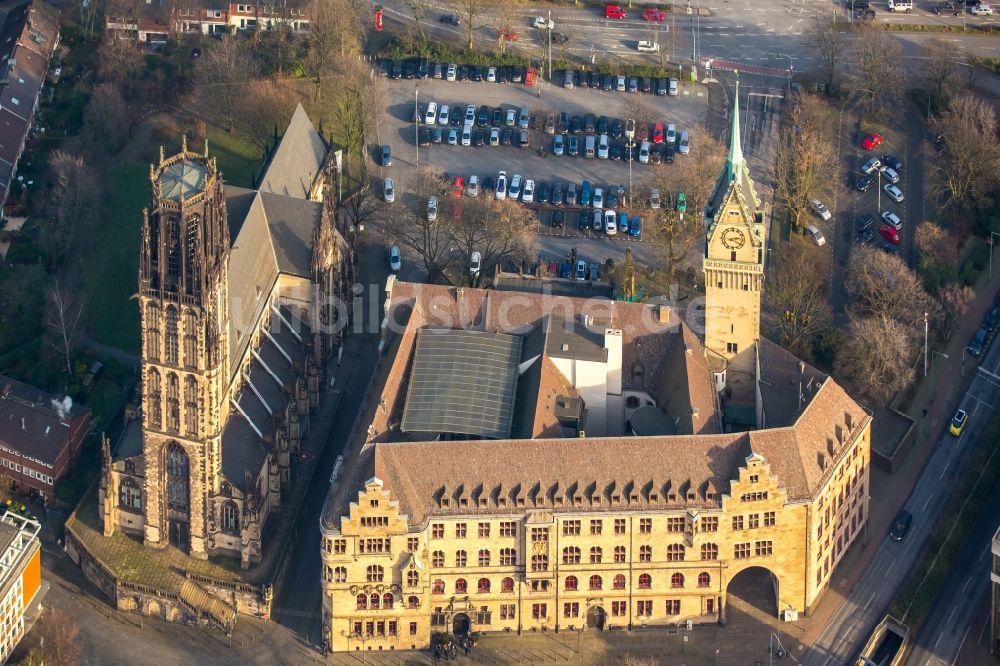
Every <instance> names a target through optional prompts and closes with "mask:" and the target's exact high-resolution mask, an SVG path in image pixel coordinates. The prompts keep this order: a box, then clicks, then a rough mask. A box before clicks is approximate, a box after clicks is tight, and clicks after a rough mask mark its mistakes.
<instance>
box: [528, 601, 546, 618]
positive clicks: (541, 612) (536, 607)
mask: <svg viewBox="0 0 1000 666" xmlns="http://www.w3.org/2000/svg"><path fill="white" fill-rule="evenodd" d="M547 612H548V606H547V604H531V617H532V618H534V619H536V620H544V619H545V615H546V613H547Z"/></svg>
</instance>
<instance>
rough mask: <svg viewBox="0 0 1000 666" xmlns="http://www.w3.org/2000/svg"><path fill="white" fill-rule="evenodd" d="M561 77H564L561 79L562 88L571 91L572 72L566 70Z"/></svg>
mask: <svg viewBox="0 0 1000 666" xmlns="http://www.w3.org/2000/svg"><path fill="white" fill-rule="evenodd" d="M563 77H564V78H563V88H566V89H567V90H572V89H573V70H572V69H567V70H566V71H564V72H563Z"/></svg>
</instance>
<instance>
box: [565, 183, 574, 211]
mask: <svg viewBox="0 0 1000 666" xmlns="http://www.w3.org/2000/svg"><path fill="white" fill-rule="evenodd" d="M566 205H567V206H575V205H576V183H567V185H566Z"/></svg>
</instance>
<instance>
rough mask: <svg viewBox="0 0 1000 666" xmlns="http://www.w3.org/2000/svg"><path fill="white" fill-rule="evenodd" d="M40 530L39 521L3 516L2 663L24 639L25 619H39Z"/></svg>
mask: <svg viewBox="0 0 1000 666" xmlns="http://www.w3.org/2000/svg"><path fill="white" fill-rule="evenodd" d="M40 529H41V525H39V524H38V522H37V521H34V520H28V519H27V518H24V517H22V516H19V515H17V514H15V513H11V512H9V511H5V512H4V513H3V514H0V618H2V622H0V663H6V661H7V659H8V658H9V657H10V655H11V652H13V651H14V648H16V647H17V644H18V643H19V642H20V641H21V638H23V637H24V632H25V631H26V630H27V628H28V627H26V626H25V625H26V616H27V615H28V614H29V613H30V614H31V615H37V610H38V605H39V603H40V602H41V597H42V595H41V594H39V592H40V591H41V589H42V548H41V544H40V542H39V540H38V532H39V530H40ZM31 611H35V613H31Z"/></svg>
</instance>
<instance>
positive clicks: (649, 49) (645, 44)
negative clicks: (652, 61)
mask: <svg viewBox="0 0 1000 666" xmlns="http://www.w3.org/2000/svg"><path fill="white" fill-rule="evenodd" d="M637 48H638V49H639V52H640V53H659V52H660V45H659V44H657V43H656V42H653V41H649V40H645V39H644V40H641V41H640V42H639V46H638V47H637Z"/></svg>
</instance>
